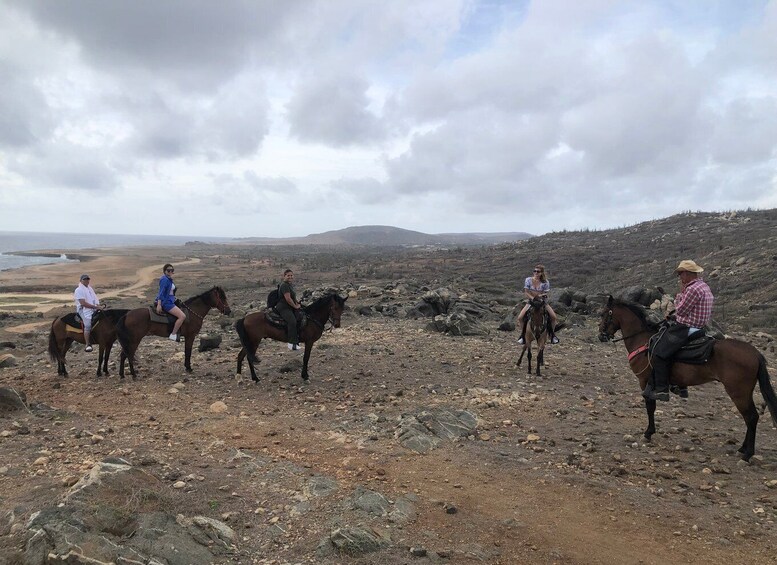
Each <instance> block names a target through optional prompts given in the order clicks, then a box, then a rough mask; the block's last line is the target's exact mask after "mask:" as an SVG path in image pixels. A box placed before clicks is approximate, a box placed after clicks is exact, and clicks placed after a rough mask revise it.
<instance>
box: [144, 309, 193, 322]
mask: <svg viewBox="0 0 777 565" xmlns="http://www.w3.org/2000/svg"><path fill="white" fill-rule="evenodd" d="M184 314H186V312H184ZM148 315H149V317H150V318H151V321H152V322H156V323H157V324H167V325H168V326H170V327H172V326H173V325H174V324H175V320H176V317H175V316H173V315H172V314H168V313H167V312H165V313H164V314H157V313H156V305H154V306H149V307H148ZM186 317H187V318H188V317H189V315H188V314H186Z"/></svg>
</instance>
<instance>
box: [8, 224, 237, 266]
mask: <svg viewBox="0 0 777 565" xmlns="http://www.w3.org/2000/svg"><path fill="white" fill-rule="evenodd" d="M190 241H202V242H204V243H225V242H229V241H234V238H231V237H210V236H195V235H189V236H183V235H137V234H100V233H65V232H27V231H0V271H7V270H10V269H19V268H21V267H27V266H30V265H45V264H50V263H66V262H70V261H74V260H72V259H68V258H67V256H66V254H61V255H59V256H58V257H57V256H43V255H8V253H9V252H31V253H35V252H40V253H44V252H52V251H78V250H81V249H92V248H112V247H131V246H178V245H184V244H186V243H187V242H190Z"/></svg>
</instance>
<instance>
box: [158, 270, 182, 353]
mask: <svg viewBox="0 0 777 565" xmlns="http://www.w3.org/2000/svg"><path fill="white" fill-rule="evenodd" d="M162 272H164V275H162V278H161V279H159V294H157V297H156V312H157V314H162V311H163V310H164V311H165V312H167V313H168V314H172V315H173V316H175V317H176V318H177V319H176V320H175V326H174V327H173V333H171V334H170V339H171V340H172V341H178V331H179V330H180V329H181V325H183V322H184V320H186V314H184V313H183V311H182V310H181V309H180V308H178V306H176V305H175V283H174V282H173V273H174V272H175V269H174V268H173V266H172V265H171V264H170V263H167V264H166V265H165V266H164V267H162Z"/></svg>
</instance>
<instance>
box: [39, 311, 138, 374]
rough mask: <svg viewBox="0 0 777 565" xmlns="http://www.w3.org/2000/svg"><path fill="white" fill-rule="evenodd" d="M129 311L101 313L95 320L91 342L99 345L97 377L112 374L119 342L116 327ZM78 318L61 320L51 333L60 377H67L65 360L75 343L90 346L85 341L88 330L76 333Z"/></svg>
mask: <svg viewBox="0 0 777 565" xmlns="http://www.w3.org/2000/svg"><path fill="white" fill-rule="evenodd" d="M127 312H129V310H122V309H114V310H98V311H97V312H95V313H94V316H93V317H92V333H91V335H90V340H91V341H92V343H96V344H97V345H99V354H98V357H97V376H98V377H100V376H102V374H103V373H105V374H106V375H107V374H108V358H109V357H110V356H111V349H112V348H113V342H114V341H116V324H117V323H118V321H119V319H120V318H121V317H122V316H124V315H125V314H126V313H127ZM75 324H78V325H79V326H80V323H78V322H76V320H75V314H74V313H71V314H67V315H65V316H60V317H59V318H57V319H56V320H54V321H53V322H52V323H51V331H49V357H51V360H52V361H56V362H57V374H58V375H62V376H63V377H67V367H66V366H65V356H66V355H67V352H68V350H69V349H70V346H71V345H72V344H73V342H74V341H77V342H78V343H83V344H86V342H85V341H84V330H83V329H80V330H76V329H75V327H74V325H75Z"/></svg>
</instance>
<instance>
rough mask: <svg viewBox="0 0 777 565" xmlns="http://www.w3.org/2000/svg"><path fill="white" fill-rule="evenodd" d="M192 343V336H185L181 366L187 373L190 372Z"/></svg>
mask: <svg viewBox="0 0 777 565" xmlns="http://www.w3.org/2000/svg"><path fill="white" fill-rule="evenodd" d="M193 345H194V336H191V337H189V336H187V337H186V343H185V344H184V353H183V355H184V357H183V366H184V368H185V369H186V372H187V373H191V372H192V346H193Z"/></svg>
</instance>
